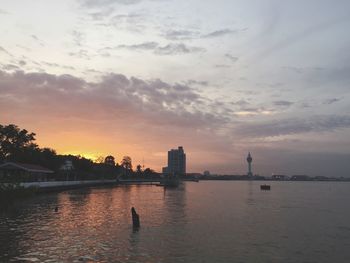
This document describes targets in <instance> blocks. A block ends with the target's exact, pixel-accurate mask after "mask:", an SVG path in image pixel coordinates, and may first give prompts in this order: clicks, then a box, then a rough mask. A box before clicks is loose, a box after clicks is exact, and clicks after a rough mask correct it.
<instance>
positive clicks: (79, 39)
mask: <svg viewBox="0 0 350 263" xmlns="http://www.w3.org/2000/svg"><path fill="white" fill-rule="evenodd" d="M72 36H73V42H74V43H75V45H77V46H79V47H80V46H82V44H83V41H84V39H85V36H84V34H83V33H82V32H79V31H77V30H73V32H72Z"/></svg>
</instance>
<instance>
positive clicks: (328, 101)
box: [323, 98, 342, 105]
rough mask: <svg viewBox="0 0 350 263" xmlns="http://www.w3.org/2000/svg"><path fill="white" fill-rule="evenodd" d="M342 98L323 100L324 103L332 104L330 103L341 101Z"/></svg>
mask: <svg viewBox="0 0 350 263" xmlns="http://www.w3.org/2000/svg"><path fill="white" fill-rule="evenodd" d="M341 100H342V99H338V98H331V99H326V100H325V101H323V104H327V105H330V104H333V103H336V102H339V101H341Z"/></svg>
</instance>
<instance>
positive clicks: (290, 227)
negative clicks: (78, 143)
mask: <svg viewBox="0 0 350 263" xmlns="http://www.w3.org/2000/svg"><path fill="white" fill-rule="evenodd" d="M259 185H260V183H259V182H238V181H229V182H221V181H220V182H199V183H190V182H189V183H186V184H184V185H183V186H182V187H180V188H179V189H172V190H166V191H164V189H163V188H161V187H156V186H128V187H126V186H120V187H115V188H95V189H84V190H75V191H67V192H62V193H56V194H48V195H41V196H38V197H34V198H31V199H29V200H26V201H24V202H21V203H20V204H14V205H13V206H12V207H10V208H7V209H6V210H5V209H4V208H1V213H0V262H8V261H15V262H18V261H19V262H21V261H24V262H150V263H151V262H152V263H153V262H169V263H172V262H175V263H176V262H293V263H294V262H317V263H319V262H327V263H328V262H347V263H348V262H350V183H328V182H325V183H322V182H271V185H272V190H271V191H270V192H263V191H260V188H259ZM56 206H58V207H59V211H58V212H57V213H55V211H54V208H55V207H56ZM132 206H134V207H135V208H136V210H137V212H138V213H139V214H140V218H141V228H140V230H139V231H136V232H135V231H133V229H132V226H131V216H130V208H131V207H132Z"/></svg>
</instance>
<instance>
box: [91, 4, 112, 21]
mask: <svg viewBox="0 0 350 263" xmlns="http://www.w3.org/2000/svg"><path fill="white" fill-rule="evenodd" d="M114 10H115V9H114V8H113V7H108V8H105V9H103V10H100V11H98V12H93V13H89V16H90V17H91V18H92V20H95V21H101V20H104V19H105V18H106V17H109V16H110V15H112V14H113V12H114Z"/></svg>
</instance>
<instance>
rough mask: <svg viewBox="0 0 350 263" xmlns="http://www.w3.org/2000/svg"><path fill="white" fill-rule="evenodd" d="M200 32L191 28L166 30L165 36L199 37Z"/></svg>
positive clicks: (176, 38) (174, 37) (172, 38)
mask: <svg viewBox="0 0 350 263" xmlns="http://www.w3.org/2000/svg"><path fill="white" fill-rule="evenodd" d="M199 36H200V33H199V32H197V31H190V30H168V31H167V32H165V34H164V37H165V38H166V39H170V40H186V39H194V38H199Z"/></svg>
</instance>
